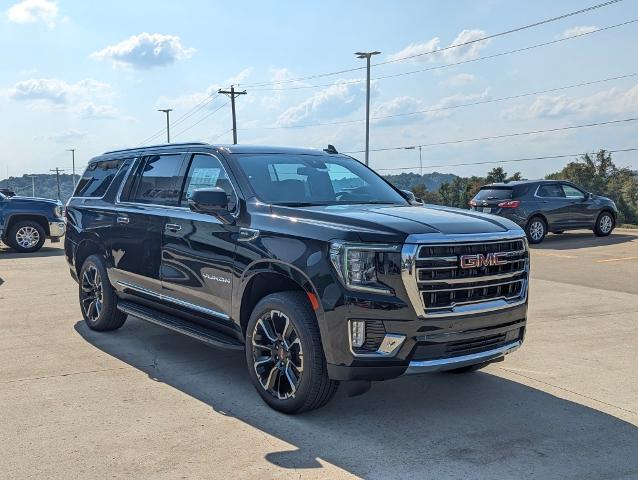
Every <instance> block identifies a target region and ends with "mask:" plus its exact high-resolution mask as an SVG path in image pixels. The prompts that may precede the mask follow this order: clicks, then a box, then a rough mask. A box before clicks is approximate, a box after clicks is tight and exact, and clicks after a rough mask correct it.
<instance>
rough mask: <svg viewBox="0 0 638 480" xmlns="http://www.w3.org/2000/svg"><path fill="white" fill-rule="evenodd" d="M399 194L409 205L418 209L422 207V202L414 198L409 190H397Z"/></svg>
mask: <svg viewBox="0 0 638 480" xmlns="http://www.w3.org/2000/svg"><path fill="white" fill-rule="evenodd" d="M399 191H400V192H401V196H402V197H403V198H405V199H406V200H407V201H408V203H409V204H410V205H413V206H417V207H420V206H422V205H423V201H422V200H421V199H420V198H416V196H415V195H414V193H412V192H411V191H410V190H399Z"/></svg>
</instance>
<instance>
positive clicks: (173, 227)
mask: <svg viewBox="0 0 638 480" xmlns="http://www.w3.org/2000/svg"><path fill="white" fill-rule="evenodd" d="M164 228H165V229H166V230H168V231H169V232H179V231H180V230H181V229H182V226H181V225H178V224H176V223H167V224H166V227H164Z"/></svg>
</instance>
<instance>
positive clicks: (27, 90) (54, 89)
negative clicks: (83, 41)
mask: <svg viewBox="0 0 638 480" xmlns="http://www.w3.org/2000/svg"><path fill="white" fill-rule="evenodd" d="M111 94H112V89H111V86H110V85H109V84H107V83H104V82H99V81H97V80H93V79H92V78H85V79H84V80H80V81H79V82H77V83H73V84H70V83H67V82H65V81H64V80H60V79H58V78H31V79H28V80H21V81H19V82H17V83H16V84H15V85H14V86H13V87H11V88H10V89H9V90H8V92H7V96H8V97H9V98H10V99H12V100H18V101H39V102H44V103H48V104H53V105H61V104H66V103H69V102H70V101H72V100H78V99H86V98H91V97H108V96H110V95H111Z"/></svg>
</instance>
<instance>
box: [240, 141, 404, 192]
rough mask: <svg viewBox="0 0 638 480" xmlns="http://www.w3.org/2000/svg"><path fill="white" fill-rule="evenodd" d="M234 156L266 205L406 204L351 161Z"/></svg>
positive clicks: (387, 187)
mask: <svg viewBox="0 0 638 480" xmlns="http://www.w3.org/2000/svg"><path fill="white" fill-rule="evenodd" d="M235 157H236V158H237V159H238V162H239V166H240V167H241V168H242V169H243V171H244V173H245V175H246V177H247V178H248V181H249V182H250V184H251V186H252V188H253V189H254V190H255V193H256V194H257V196H258V197H259V198H260V199H261V200H262V201H264V202H268V203H275V204H294V203H308V204H313V205H333V204H353V203H389V204H398V205H405V204H406V201H405V199H404V198H403V197H402V196H401V195H400V194H399V193H398V192H397V191H396V190H394V189H393V188H392V187H390V186H389V185H388V184H387V183H386V182H385V181H384V180H383V179H382V178H381V177H379V176H378V175H376V174H375V173H374V172H372V171H371V170H369V169H368V168H366V167H365V166H363V165H362V164H361V163H360V162H358V161H357V160H354V159H352V158H346V157H337V156H335V157H332V156H330V157H329V156H319V155H293V154H290V155H289V154H270V155H267V154H264V155H253V154H238V155H235Z"/></svg>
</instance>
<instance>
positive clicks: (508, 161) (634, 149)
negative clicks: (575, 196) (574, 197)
mask: <svg viewBox="0 0 638 480" xmlns="http://www.w3.org/2000/svg"><path fill="white" fill-rule="evenodd" d="M606 151H607V152H609V153H621V152H635V151H638V148H623V149H617V150H606ZM595 153H596V152H582V153H570V154H567V155H546V156H543V157H527V158H514V159H508V160H486V161H481V162H464V163H448V164H440V165H427V168H444V167H465V166H468V165H489V164H495V163H512V162H528V161H531V160H551V159H558V158H568V157H577V156H579V155H586V154H595ZM417 168H418V167H416V166H415V167H394V168H375V170H379V171H392V170H415V169H417Z"/></svg>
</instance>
